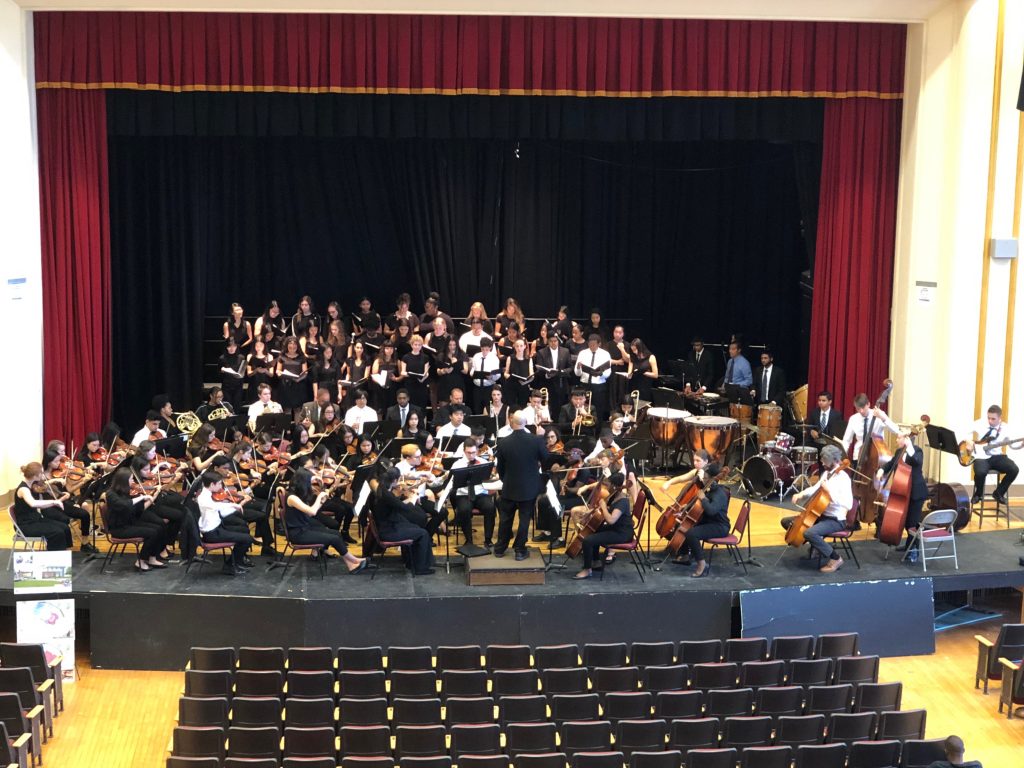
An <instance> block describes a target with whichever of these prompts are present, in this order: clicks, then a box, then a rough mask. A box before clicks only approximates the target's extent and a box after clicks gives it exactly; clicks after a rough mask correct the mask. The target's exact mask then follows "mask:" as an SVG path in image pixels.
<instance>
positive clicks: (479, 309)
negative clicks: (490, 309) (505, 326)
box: [455, 301, 494, 337]
mask: <svg viewBox="0 0 1024 768" xmlns="http://www.w3.org/2000/svg"><path fill="white" fill-rule="evenodd" d="M473 318H479V319H480V324H481V327H482V328H483V331H484V333H486V334H487V335H488V336H491V337H493V336H494V323H492V322H491V321H490V319H489V318H488V317H487V308H486V307H485V306H484V305H483V304H482V303H481V302H479V301H474V302H473V303H472V304H471V305H470V307H469V313H468V314H467V315H466V321H465V322H464V323H462V325H463V327H462V328H461V329H458V328H457V329H456V330H455V335H456V336H458V335H460V334H461V333H462V332H464V331H468V330H469V329H470V328H471V327H472V323H473Z"/></svg>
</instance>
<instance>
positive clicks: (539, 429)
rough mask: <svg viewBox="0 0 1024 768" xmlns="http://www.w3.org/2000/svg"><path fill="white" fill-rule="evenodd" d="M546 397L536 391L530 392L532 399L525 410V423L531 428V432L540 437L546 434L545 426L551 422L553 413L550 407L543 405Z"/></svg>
mask: <svg viewBox="0 0 1024 768" xmlns="http://www.w3.org/2000/svg"><path fill="white" fill-rule="evenodd" d="M543 399H544V396H543V395H542V394H541V393H540V392H539V391H537V390H536V389H534V390H531V391H530V399H529V402H528V403H527V404H526V407H525V408H523V411H522V413H523V423H524V424H525V425H526V426H527V427H528V428H530V431H531V432H534V433H536V434H538V435H543V434H544V427H543V425H544V424H549V423H550V422H551V413H550V412H549V411H548V407H547V406H546V405H543V404H542V400H543Z"/></svg>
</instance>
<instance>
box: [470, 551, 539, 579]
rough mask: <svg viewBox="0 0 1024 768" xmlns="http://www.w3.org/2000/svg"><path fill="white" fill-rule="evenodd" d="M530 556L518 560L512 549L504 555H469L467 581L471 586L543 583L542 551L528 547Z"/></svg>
mask: <svg viewBox="0 0 1024 768" xmlns="http://www.w3.org/2000/svg"><path fill="white" fill-rule="evenodd" d="M528 549H529V552H530V556H529V557H528V558H526V559H525V560H519V561H517V560H516V559H515V555H514V553H513V552H512V550H511V549H510V550H508V552H506V553H505V556H504V557H495V556H494V555H481V556H480V557H467V558H465V561H466V583H467V584H469V585H470V586H479V585H482V584H543V583H544V560H543V558H542V557H541V554H540V551H539V550H537V549H534V548H532V547H530V548H528Z"/></svg>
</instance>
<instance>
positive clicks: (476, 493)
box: [451, 440, 496, 549]
mask: <svg viewBox="0 0 1024 768" xmlns="http://www.w3.org/2000/svg"><path fill="white" fill-rule="evenodd" d="M477 452H478V448H477V444H476V442H475V441H473V440H466V441H465V442H464V443H463V444H462V456H460V457H459V458H458V459H456V460H455V463H453V464H452V467H451V468H452V469H463V468H465V467H473V466H476V465H477V464H480V463H482V460H481V459H480V458H479V456H478V454H477ZM452 505H453V506H454V507H455V525H457V526H458V527H459V529H460V530H461V531H462V535H463V537H464V538H465V540H466V543H467V544H472V543H473V509H474V508H476V509H477V510H478V511H479V512H480V514H481V515H482V516H483V518H484V547H485V548H487V549H492V548H493V547H494V542H493V538H494V520H495V516H496V510H495V506H494V496H492V495H491V494H490V493H488V491H487V489H486V488H484V487H483V486H482V485H474V486H472V487H467V486H462V487H461V488H458V489H457V490H456V491H455V496H454V497H453V501H452Z"/></svg>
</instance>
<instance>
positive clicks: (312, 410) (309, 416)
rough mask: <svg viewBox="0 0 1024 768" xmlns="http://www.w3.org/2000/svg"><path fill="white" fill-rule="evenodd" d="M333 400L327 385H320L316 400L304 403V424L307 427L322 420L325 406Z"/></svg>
mask: <svg viewBox="0 0 1024 768" xmlns="http://www.w3.org/2000/svg"><path fill="white" fill-rule="evenodd" d="M329 402H331V391H330V390H329V389H327V387H320V388H319V389H318V390H317V392H316V400H313V401H312V402H309V403H303V405H302V424H303V426H305V427H306V428H307V429H308V428H309V427H310V426H313V425H315V424H316V423H317V422H318V421H320V417H321V416H322V415H323V412H324V408H326V407H327V404H328V403H329Z"/></svg>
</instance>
